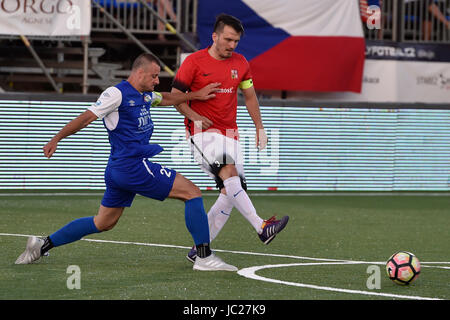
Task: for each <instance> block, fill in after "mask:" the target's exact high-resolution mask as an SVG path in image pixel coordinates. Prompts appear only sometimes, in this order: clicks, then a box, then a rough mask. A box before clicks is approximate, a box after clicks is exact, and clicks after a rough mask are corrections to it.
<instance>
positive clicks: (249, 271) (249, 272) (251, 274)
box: [0, 233, 450, 300]
mask: <svg viewBox="0 0 450 320" xmlns="http://www.w3.org/2000/svg"><path fill="white" fill-rule="evenodd" d="M0 236H12V237H31V236H33V235H29V234H17V233H0ZM81 240H82V241H88V242H98V243H112V244H126V245H138V246H148V247H164V248H176V249H190V248H191V247H190V246H177V245H170V244H156V243H147V242H134V241H118V240H101V239H85V238H83V239H81ZM214 251H216V252H226V253H234V254H245V255H256V256H268V257H278V258H291V259H299V260H312V261H321V262H315V263H289V264H275V265H262V266H254V267H248V268H243V269H240V270H239V271H238V274H239V275H241V276H243V277H246V278H250V279H254V280H260V281H266V282H272V283H278V284H284V285H291V286H296V287H304V288H310V289H317V290H326V291H334V292H343V293H349V294H361V295H372V296H383V297H391V298H400V299H413V300H440V299H438V298H429V297H419V296H407V295H396V294H389V293H381V292H374V291H361V290H350V289H341V288H333V287H326V286H317V285H311V284H305V283H297V282H289V281H281V280H276V279H271V278H266V277H262V276H258V275H256V274H255V272H256V271H258V270H262V269H267V268H280V267H293V266H313V265H319V266H322V265H339V264H370V265H372V264H379V265H384V264H385V262H379V261H352V260H340V259H326V258H314V257H304V256H293V255H284V254H272V253H258V252H248V251H233V250H221V249H214ZM424 264H443V265H446V264H450V262H421V265H422V267H428V268H442V269H450V267H445V266H426V265H424Z"/></svg>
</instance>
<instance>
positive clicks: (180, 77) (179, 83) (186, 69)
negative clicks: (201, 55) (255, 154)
mask: <svg viewBox="0 0 450 320" xmlns="http://www.w3.org/2000/svg"><path fill="white" fill-rule="evenodd" d="M195 68H196V66H195V63H194V62H193V59H192V58H191V57H190V56H188V57H187V58H186V59H185V60H184V61H183V63H182V64H181V66H180V68H179V69H178V71H177V74H176V75H175V78H174V79H173V82H172V87H173V88H175V89H178V90H180V91H182V92H186V91H191V90H190V89H191V85H192V81H193V80H194V75H195Z"/></svg>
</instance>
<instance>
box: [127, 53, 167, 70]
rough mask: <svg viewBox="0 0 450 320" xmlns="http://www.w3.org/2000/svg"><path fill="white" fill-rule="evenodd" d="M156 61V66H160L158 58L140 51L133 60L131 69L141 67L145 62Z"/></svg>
mask: <svg viewBox="0 0 450 320" xmlns="http://www.w3.org/2000/svg"><path fill="white" fill-rule="evenodd" d="M152 62H154V63H156V64H157V65H158V66H160V67H161V64H160V63H159V60H158V58H156V57H155V56H154V55H153V54H151V53H142V54H141V55H139V56H138V57H137V58H136V59H135V60H134V62H133V65H132V66H131V70H137V69H139V68H142V67H143V66H144V65H146V64H147V63H152Z"/></svg>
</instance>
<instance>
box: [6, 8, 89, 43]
mask: <svg viewBox="0 0 450 320" xmlns="http://www.w3.org/2000/svg"><path fill="white" fill-rule="evenodd" d="M90 32H91V1H86V0H33V1H29V0H2V1H0V34H7V35H25V36H84V35H89V34H90Z"/></svg>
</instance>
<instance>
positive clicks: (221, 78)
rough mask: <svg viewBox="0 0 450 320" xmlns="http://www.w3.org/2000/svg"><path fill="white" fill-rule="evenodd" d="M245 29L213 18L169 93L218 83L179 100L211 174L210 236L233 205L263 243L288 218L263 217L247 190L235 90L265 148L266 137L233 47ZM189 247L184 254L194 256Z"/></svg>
mask: <svg viewBox="0 0 450 320" xmlns="http://www.w3.org/2000/svg"><path fill="white" fill-rule="evenodd" d="M243 32H244V28H243V27H242V24H241V22H240V21H239V20H238V19H237V18H235V17H233V16H230V15H227V14H221V15H219V16H218V17H217V19H216V23H215V25H214V32H213V34H212V40H213V44H212V45H211V46H210V47H208V48H206V49H203V50H199V51H197V52H195V53H193V54H191V55H189V56H188V57H187V58H186V60H185V61H184V62H183V64H182V65H181V66H180V69H179V70H178V72H177V74H176V76H175V79H174V81H173V88H172V92H187V91H195V90H197V89H198V88H202V87H203V86H204V85H205V84H208V83H211V82H218V83H221V85H220V88H219V90H218V91H217V92H216V93H215V94H216V97H215V98H214V99H210V100H209V101H190V102H189V104H186V103H182V104H180V105H177V106H176V108H177V110H178V111H179V112H180V113H181V114H183V115H184V116H185V117H186V118H185V125H186V129H187V132H188V136H189V142H190V146H191V152H192V154H193V156H194V159H195V160H196V161H197V162H198V163H199V165H200V167H201V168H202V170H203V171H204V172H206V173H207V174H208V175H209V176H210V177H212V178H213V179H215V181H216V183H217V187H218V188H219V189H220V194H219V198H218V199H217V201H216V202H215V203H214V205H213V206H212V207H211V209H210V211H209V212H208V222H209V228H210V238H211V241H212V240H213V239H214V238H215V237H216V236H217V234H218V233H219V231H220V230H221V229H222V228H223V226H224V225H225V223H226V221H227V220H228V218H229V216H230V213H231V210H232V209H233V207H236V209H237V210H238V211H240V212H241V213H242V215H243V216H244V217H245V218H246V219H247V220H248V221H249V222H250V224H251V225H252V226H253V227H254V229H255V231H256V232H257V233H258V235H259V238H260V239H261V241H263V243H265V244H268V243H269V242H270V241H272V240H273V238H274V237H275V236H276V235H277V234H278V233H279V232H280V231H281V230H283V229H284V227H285V226H286V224H287V222H288V220H289V217H288V216H285V217H283V218H282V219H281V220H275V217H272V218H270V219H268V220H263V219H261V218H260V217H259V216H258V214H257V213H256V210H255V208H254V206H253V204H252V201H251V200H250V198H249V197H248V195H247V192H246V190H247V186H246V183H245V175H244V166H243V162H244V160H243V155H242V150H241V146H240V144H239V134H238V127H237V124H236V114H237V91H238V89H241V91H242V93H243V95H244V99H245V104H246V107H247V110H248V113H249V115H250V117H251V118H252V120H253V123H254V124H255V128H256V145H257V147H258V149H259V150H262V149H264V148H265V147H266V144H267V136H266V133H265V131H264V126H263V123H262V120H261V114H260V110H259V102H258V99H257V97H256V93H255V89H254V87H253V81H252V76H251V72H250V67H249V63H248V62H247V60H246V59H245V57H244V56H242V55H240V54H238V53H236V52H234V49H235V48H236V46H237V45H238V43H239V40H240V38H241V35H242V34H243ZM196 253H197V252H196V248H195V247H193V248H192V249H191V251H190V252H189V253H188V255H187V258H188V260H190V261H191V262H194V261H195V259H196Z"/></svg>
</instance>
